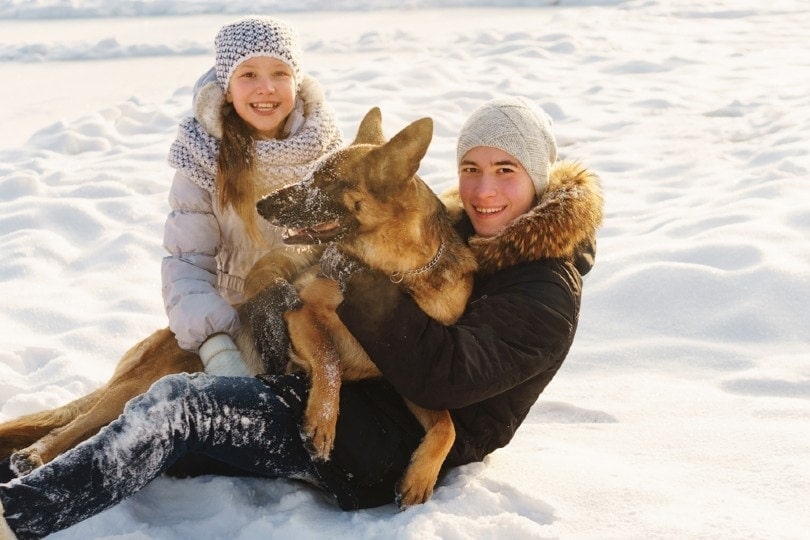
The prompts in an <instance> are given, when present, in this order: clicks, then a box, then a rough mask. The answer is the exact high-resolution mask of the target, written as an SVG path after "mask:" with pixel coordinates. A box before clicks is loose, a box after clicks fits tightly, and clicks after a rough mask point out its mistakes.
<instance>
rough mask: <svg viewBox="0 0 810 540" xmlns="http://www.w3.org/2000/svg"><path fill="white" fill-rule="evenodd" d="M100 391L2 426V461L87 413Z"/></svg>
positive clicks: (0, 427)
mask: <svg viewBox="0 0 810 540" xmlns="http://www.w3.org/2000/svg"><path fill="white" fill-rule="evenodd" d="M100 391H101V390H100V389H99V390H96V391H95V392H92V393H90V394H88V395H86V396H82V397H80V398H77V399H74V400H73V401H71V402H70V403H67V404H65V405H62V406H61V407H57V408H55V409H49V410H47V411H38V412H35V413H31V414H26V415H25V416H21V417H20V418H15V419H14V420H9V421H8V422H4V423H3V424H0V460H3V459H6V458H7V457H9V456H10V455H11V454H12V453H13V452H14V451H15V450H19V449H20V448H25V447H26V446H29V445H30V444H32V443H33V442H34V441H37V440H39V439H41V438H42V437H44V436H46V435H47V434H48V433H50V432H51V431H53V430H54V429H57V428H61V427H62V426H64V425H66V424H68V423H70V422H71V421H73V419H75V418H76V417H77V416H79V415H81V414H83V413H85V412H86V411H87V410H89V409H90V408H91V407H92V406H93V403H95V402H96V400H98V394H99V392H100Z"/></svg>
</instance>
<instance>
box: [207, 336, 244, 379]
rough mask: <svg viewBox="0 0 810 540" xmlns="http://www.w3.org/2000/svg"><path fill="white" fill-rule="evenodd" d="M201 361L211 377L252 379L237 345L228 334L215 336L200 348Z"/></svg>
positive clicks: (210, 337)
mask: <svg viewBox="0 0 810 540" xmlns="http://www.w3.org/2000/svg"><path fill="white" fill-rule="evenodd" d="M199 355H200V360H202V363H203V366H205V372H206V373H208V374H209V375H220V376H222V377H251V376H252V375H253V374H252V373H250V372H249V371H248V370H247V367H246V366H245V362H244V360H242V355H241V354H240V353H239V349H237V348H236V343H234V342H233V339H231V336H229V335H228V334H214V335H213V336H209V338H208V339H206V340H205V342H204V343H203V344H202V345H201V346H200V351H199Z"/></svg>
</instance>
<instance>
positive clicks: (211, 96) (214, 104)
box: [194, 81, 225, 139]
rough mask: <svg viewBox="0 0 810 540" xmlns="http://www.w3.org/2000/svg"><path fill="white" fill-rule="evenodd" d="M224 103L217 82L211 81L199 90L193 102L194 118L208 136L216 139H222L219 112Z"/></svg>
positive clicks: (223, 93)
mask: <svg viewBox="0 0 810 540" xmlns="http://www.w3.org/2000/svg"><path fill="white" fill-rule="evenodd" d="M224 101H225V92H223V91H222V88H221V87H220V86H219V83H218V82H217V81H212V82H210V83H208V84H206V85H205V86H203V87H202V88H200V91H199V92H198V93H197V99H195V100H194V118H196V119H197V121H198V122H199V123H200V124H202V127H203V128H204V129H205V131H207V132H208V134H209V135H212V136H213V137H216V138H217V139H221V138H222V118H221V117H220V114H219V111H220V109H222V103H223V102H224Z"/></svg>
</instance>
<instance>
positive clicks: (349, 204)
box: [256, 107, 433, 244]
mask: <svg viewBox="0 0 810 540" xmlns="http://www.w3.org/2000/svg"><path fill="white" fill-rule="evenodd" d="M432 135H433V121H432V120H431V119H430V118H423V119H421V120H417V121H415V122H413V123H412V124H410V125H409V126H408V127H406V128H405V129H403V130H402V131H400V132H399V133H398V134H396V135H395V136H394V137H393V138H391V140H389V141H387V142H386V141H385V138H384V136H383V133H382V117H381V114H380V110H379V109H378V108H376V107H375V108H373V109H371V110H370V111H369V112H368V114H366V116H365V118H363V120H362V122H361V123H360V127H359V128H358V131H357V136H356V138H355V140H354V142H352V144H351V145H349V146H347V147H346V148H343V149H341V150H338V151H336V152H334V153H332V154H330V155H328V156H326V157H325V158H323V159H322V160H321V161H320V162H319V163H318V165H316V167H315V169H314V170H313V172H312V173H311V174H310V175H308V176H307V178H305V179H304V180H303V181H302V182H300V183H298V184H293V185H291V186H287V187H285V188H283V189H280V190H278V191H276V192H273V193H270V194H269V195H267V196H265V197H263V198H262V199H261V200H260V201H259V202H258V203H257V204H256V208H257V210H258V212H259V215H261V216H262V217H263V218H265V219H267V220H268V221H270V222H271V223H273V224H274V225H277V226H281V227H286V228H287V229H288V232H287V234H286V235H285V237H284V241H285V243H288V244H316V243H322V242H331V241H347V240H349V239H352V238H355V237H357V236H359V235H362V234H364V233H369V232H371V231H374V230H377V229H379V228H380V227H381V226H383V225H384V224H385V223H391V222H393V221H392V220H397V219H399V218H401V217H402V214H403V213H404V208H407V206H408V204H414V203H413V202H410V203H409V201H408V200H407V198H408V193H407V190H408V189H409V188H412V187H413V186H414V185H415V183H417V182H419V183H421V180H419V179H418V177H416V171H417V169H418V168H419V163H420V161H421V160H422V158H423V157H424V155H425V152H427V148H428V145H429V144H430V140H431V138H432Z"/></svg>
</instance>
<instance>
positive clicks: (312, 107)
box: [169, 77, 343, 193]
mask: <svg viewBox="0 0 810 540" xmlns="http://www.w3.org/2000/svg"><path fill="white" fill-rule="evenodd" d="M203 94H205V95H207V97H205V98H203V99H201V98H200V96H198V98H197V101H201V102H202V104H201V105H199V106H196V105H195V116H192V117H188V118H186V119H184V120H183V121H182V122H181V123H180V126H179V128H178V130H177V138H176V139H175V141H174V142H173V143H172V146H171V149H170V151H169V165H170V166H172V167H174V168H175V169H177V170H178V171H180V172H182V173H183V174H185V175H186V176H187V177H188V178H189V179H190V180H191V181H193V182H194V183H195V184H197V185H198V186H200V187H201V188H203V189H205V190H207V191H209V192H211V193H215V192H216V182H215V176H216V170H217V155H218V154H219V146H220V139H219V137H218V136H219V135H221V133H222V127H221V121H220V120H219V107H220V105H221V104H222V100H223V99H224V95H223V94H222V91H221V90H220V89H219V87H218V86H217V84H216V83H211V84H209V85H207V86H206V87H205V88H203V89H202V90H201V95H203ZM212 96H213V97H212ZM298 100H299V104H298V106H297V108H298V109H299V110H298V115H299V116H301V117H302V119H303V121H299V122H294V124H297V125H295V127H293V130H292V132H291V133H290V135H289V136H288V137H287V138H286V139H265V140H257V141H255V147H254V151H255V152H256V162H255V163H256V170H257V171H258V172H259V175H258V177H259V181H260V182H261V185H260V186H259V188H260V189H259V191H260V192H268V191H272V190H275V189H278V188H281V187H283V186H285V185H288V184H290V183H293V182H297V181H300V180H301V179H302V178H303V177H304V176H305V175H306V173H307V172H308V171H309V170H310V169H311V167H312V166H313V165H314V164H315V162H316V161H317V160H318V159H319V158H320V157H321V156H323V155H324V154H326V153H329V152H331V151H333V150H336V149H337V148H339V147H340V146H341V145H342V144H343V137H342V136H341V133H340V130H339V129H338V127H337V123H336V122H335V118H334V115H333V113H332V111H331V110H330V108H329V107H328V106H327V105H326V103H325V101H324V98H323V91H322V90H321V87H320V85H319V84H318V82H317V81H315V79H313V78H311V77H304V79H303V80H302V81H301V85H300V87H299V90H298ZM293 114H296V113H295V112H294V113H293ZM198 118H199V120H198ZM215 135H216V136H215ZM246 151H247V150H246Z"/></svg>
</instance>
